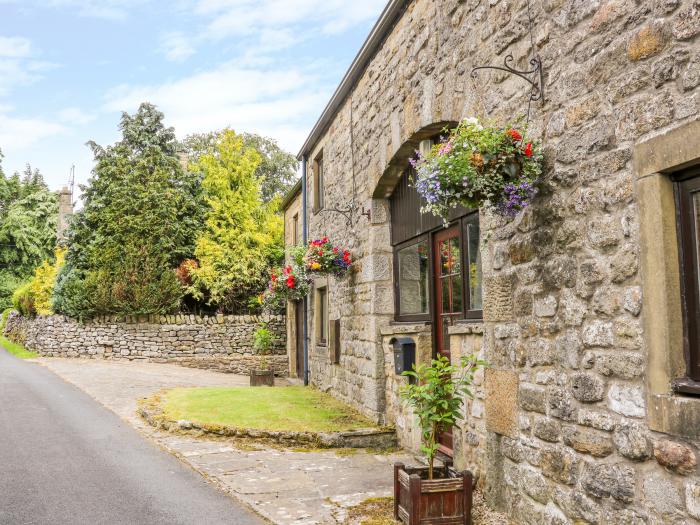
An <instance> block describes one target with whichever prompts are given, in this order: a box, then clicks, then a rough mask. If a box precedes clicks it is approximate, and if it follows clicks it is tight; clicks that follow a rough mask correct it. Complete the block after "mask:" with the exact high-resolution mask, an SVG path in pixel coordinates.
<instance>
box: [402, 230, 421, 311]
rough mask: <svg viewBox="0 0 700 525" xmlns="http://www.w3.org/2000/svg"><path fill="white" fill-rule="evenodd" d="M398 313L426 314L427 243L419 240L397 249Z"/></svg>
mask: <svg viewBox="0 0 700 525" xmlns="http://www.w3.org/2000/svg"><path fill="white" fill-rule="evenodd" d="M397 258H398V265H399V313H400V314H401V315H419V314H427V313H428V307H429V301H428V290H429V288H428V243H427V241H421V242H419V243H416V244H413V245H411V246H408V247H406V248H403V249H401V250H399V251H398V257H397Z"/></svg>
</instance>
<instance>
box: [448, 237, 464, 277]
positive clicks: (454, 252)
mask: <svg viewBox="0 0 700 525" xmlns="http://www.w3.org/2000/svg"><path fill="white" fill-rule="evenodd" d="M460 252H461V250H460V248H459V237H455V238H453V239H450V259H449V263H450V266H449V268H450V273H452V274H459V273H460V261H461V256H460Z"/></svg>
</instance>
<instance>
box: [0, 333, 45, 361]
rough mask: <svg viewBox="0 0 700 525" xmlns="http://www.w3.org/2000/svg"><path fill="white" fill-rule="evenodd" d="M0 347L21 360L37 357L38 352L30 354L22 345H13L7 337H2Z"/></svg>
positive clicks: (0, 337) (0, 336)
mask: <svg viewBox="0 0 700 525" xmlns="http://www.w3.org/2000/svg"><path fill="white" fill-rule="evenodd" d="M0 346H1V347H3V348H4V349H5V350H7V351H8V352H9V353H11V354H12V355H13V356H15V357H19V358H20V359H31V358H33V357H37V354H36V352H30V351H29V350H27V349H26V348H24V347H23V346H22V345H18V344H17V343H13V342H12V341H10V340H9V339H8V338H7V337H4V336H2V335H0Z"/></svg>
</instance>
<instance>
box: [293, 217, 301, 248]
mask: <svg viewBox="0 0 700 525" xmlns="http://www.w3.org/2000/svg"><path fill="white" fill-rule="evenodd" d="M292 244H293V245H294V246H296V245H297V244H299V214H298V213H295V214H294V217H292Z"/></svg>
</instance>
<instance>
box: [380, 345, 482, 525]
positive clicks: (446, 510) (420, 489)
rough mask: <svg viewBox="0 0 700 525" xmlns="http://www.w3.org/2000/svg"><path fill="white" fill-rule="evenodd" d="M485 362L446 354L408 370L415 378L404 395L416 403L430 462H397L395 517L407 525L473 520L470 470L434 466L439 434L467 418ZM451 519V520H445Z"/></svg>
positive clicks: (422, 439)
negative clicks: (424, 464) (464, 415)
mask: <svg viewBox="0 0 700 525" xmlns="http://www.w3.org/2000/svg"><path fill="white" fill-rule="evenodd" d="M485 364H486V363H485V362H484V361H482V360H480V359H478V357H477V356H476V355H469V356H466V357H463V358H462V359H461V360H460V364H459V365H452V364H451V363H450V361H449V360H448V359H447V358H446V357H444V356H438V357H437V359H433V360H432V361H431V363H430V366H426V365H424V364H422V365H418V366H417V367H415V366H414V369H413V370H412V371H407V372H404V374H403V375H406V376H409V377H410V378H411V379H412V381H411V383H409V384H407V385H405V386H404V387H403V388H402V389H401V397H402V398H403V399H404V400H405V401H406V402H407V404H408V405H409V406H410V407H412V408H413V411H414V414H415V415H416V417H417V418H418V425H419V427H420V430H421V451H422V452H423V453H424V454H425V456H426V459H427V462H428V466H427V467H406V466H405V465H404V464H403V463H396V464H395V465H394V517H395V518H396V519H397V520H400V521H403V522H404V523H406V524H407V525H409V524H410V525H418V524H419V523H434V522H438V521H439V522H440V523H463V524H465V525H469V524H471V508H472V489H473V479H472V474H471V472H469V471H464V472H457V471H455V470H454V469H452V467H451V466H448V465H445V466H443V467H441V468H435V465H434V463H435V455H436V454H437V452H438V447H439V443H438V437H439V435H440V433H441V432H443V431H445V430H448V429H450V428H451V427H453V426H456V425H457V423H458V421H459V420H460V419H461V418H462V407H463V404H464V397H465V396H466V397H470V398H471V397H473V394H472V391H471V385H472V383H473V381H474V375H475V374H476V372H477V370H479V369H480V368H483V367H484V366H485ZM444 520H449V521H444Z"/></svg>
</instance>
